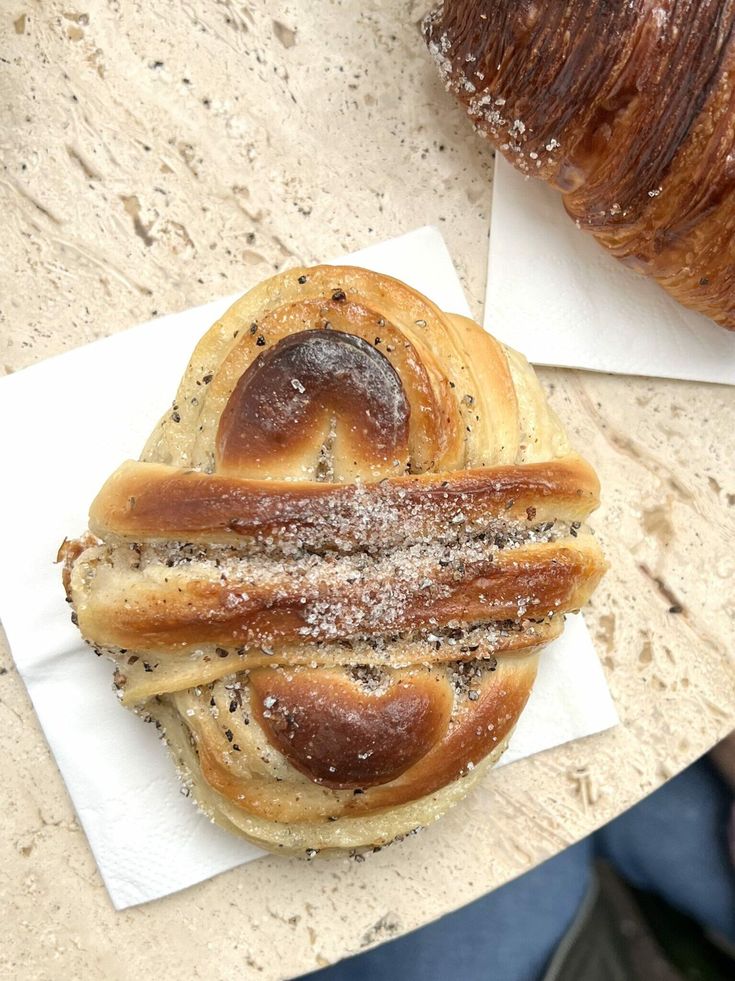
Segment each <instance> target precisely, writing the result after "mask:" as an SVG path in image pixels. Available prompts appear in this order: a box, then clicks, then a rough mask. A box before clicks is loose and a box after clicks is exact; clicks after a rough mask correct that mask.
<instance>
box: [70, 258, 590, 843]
mask: <svg viewBox="0 0 735 981" xmlns="http://www.w3.org/2000/svg"><path fill="white" fill-rule="evenodd" d="M597 501H598V483H597V479H596V477H595V474H594V473H593V471H592V470H591V469H590V467H589V466H588V465H587V464H586V463H584V461H582V460H581V459H580V458H579V457H578V456H576V455H575V454H574V453H572V452H571V451H570V449H569V446H568V443H567V440H566V437H565V435H564V432H563V430H562V428H561V426H560V424H559V422H558V420H557V419H556V417H555V416H554V414H553V413H552V411H551V410H550V408H549V407H548V405H547V404H546V401H545V399H544V396H543V393H542V391H541V388H540V386H539V383H538V382H537V380H536V378H535V376H534V374H533V371H532V369H531V368H530V367H529V365H528V363H527V362H526V361H525V359H524V358H522V357H521V356H520V355H519V354H516V353H515V352H514V351H511V350H509V349H507V348H505V347H503V346H502V345H500V344H499V343H497V342H496V341H495V340H493V338H491V337H490V336H489V335H488V334H486V333H485V332H484V331H483V330H481V329H480V328H479V327H478V326H477V325H476V324H474V323H472V322H471V321H469V320H466V319H464V318H462V317H455V316H450V315H447V314H444V313H442V312H441V311H440V310H439V309H438V308H437V307H436V306H434V304H432V303H431V302H429V301H428V300H427V299H426V298H425V297H423V296H421V295H420V294H418V293H416V292H415V291H414V290H412V289H410V288H409V287H407V286H405V285H403V284H402V283H400V282H398V281H396V280H394V279H390V278H389V277H387V276H381V275H377V274H375V273H372V272H368V271H366V270H364V269H357V268H350V267H332V266H317V267H315V268H312V269H297V270H295V271H290V272H286V273H283V274H281V275H278V276H275V277H274V278H273V279H270V280H268V281H267V282H265V283H263V284H262V285H261V286H259V287H257V288H256V289H254V290H252V291H251V292H249V293H248V294H247V295H246V296H244V297H243V298H242V299H240V300H239V301H238V302H237V303H235V305H234V306H233V307H232V308H231V309H230V310H229V311H228V312H227V313H226V314H225V316H224V317H223V318H222V319H221V320H220V321H218V322H217V323H216V324H215V325H214V326H213V327H212V328H211V330H209V332H208V333H207V334H206V335H205V336H204V338H203V339H202V340H201V342H200V343H199V345H198V346H197V348H196V350H195V351H194V354H193V356H192V359H191V362H190V364H189V366H188V368H187V370H186V373H185V375H184V378H183V380H182V382H181V386H180V388H179V391H178V393H177V395H176V399H175V401H174V404H173V407H172V409H171V411H169V412H168V413H167V414H166V415H165V416H164V418H163V420H162V421H161V423H160V425H159V426H158V427H157V429H156V430H155V431H154V433H153V435H152V436H151V438H150V440H149V442H148V444H147V446H146V447H145V450H144V452H143V455H142V458H141V460H140V461H139V462H127V463H124V464H123V465H122V466H121V467H120V468H119V470H117V471H116V472H115V473H114V474H113V475H112V476H111V477H110V478H109V480H108V481H107V482H106V484H105V485H104V486H103V488H102V490H101V491H100V493H99V495H98V497H97V498H96V500H95V501H94V503H93V504H92V508H91V511H90V533H88V534H87V535H86V536H85V537H83V538H82V539H80V540H77V541H74V542H65V544H64V546H63V547H62V557H63V558H64V560H65V564H64V581H65V585H66V589H67V595H68V598H69V600H70V602H71V603H72V604H73V607H74V611H75V612H74V616H75V618H76V620H77V622H78V624H79V629H80V630H81V632H82V634H83V636H84V638H85V639H86V640H87V641H88V642H89V643H90V644H91V645H93V646H94V647H95V648H96V649H97V651H98V652H104V653H105V654H107V655H109V656H110V657H112V658H113V660H114V661H115V663H116V666H117V671H116V674H115V683H116V686H117V688H118V689H119V693H120V696H121V698H122V701H123V703H124V704H125V705H128V706H131V707H134V708H136V709H137V710H138V711H141V712H142V713H143V714H145V715H146V716H150V717H151V718H152V719H154V720H155V721H156V722H157V723H158V724H159V725H160V727H161V728H162V729H163V731H164V732H165V738H166V740H167V742H168V743H169V745H170V747H171V749H172V751H173V753H174V755H175V757H176V759H177V761H178V762H179V764H180V766H181V768H182V770H183V772H184V773H185V775H186V780H187V781H188V782H189V785H190V787H191V789H192V791H193V795H194V797H195V799H196V800H197V802H198V803H199V805H200V807H202V808H203V809H204V810H205V812H206V813H208V814H209V815H210V816H211V817H212V818H213V819H214V820H215V821H216V822H217V823H219V824H221V825H223V826H224V827H226V828H228V829H229V830H231V831H234V832H237V833H239V834H242V835H244V836H246V837H247V838H249V839H250V840H252V841H254V842H256V843H257V844H259V845H263V846H264V847H266V848H271V849H284V850H288V851H292V852H300V853H302V854H303V853H304V852H308V854H313V852H314V851H316V850H321V849H327V850H336V849H339V850H343V849H360V848H364V847H367V846H373V847H375V846H378V845H382V844H385V843H387V842H390V841H391V840H393V839H395V838H396V837H397V836H400V835H403V834H405V833H407V832H409V831H411V830H413V829H415V828H416V827H418V826H420V825H425V824H427V823H428V822H429V821H431V820H433V819H434V818H435V817H437V816H438V815H439V814H440V813H441V812H443V811H444V810H445V809H446V808H447V807H448V806H449V805H450V804H451V803H452V802H453V801H455V800H457V799H458V798H459V797H460V796H462V795H463V794H464V793H466V791H467V789H468V788H469V786H470V785H471V783H472V782H473V781H474V779H476V777H477V775H478V774H479V772H480V771H481V769H482V767H481V764H483V762H484V763H485V764H487V763H491V762H493V761H495V760H497V758H498V757H499V756H500V754H501V753H502V752H503V749H504V747H505V745H506V743H507V741H508V737H509V735H510V733H511V732H512V730H513V727H514V725H515V723H516V720H517V719H518V716H519V714H520V712H521V711H522V709H523V706H524V704H525V702H526V699H527V698H528V695H529V693H530V690H531V686H532V684H533V680H534V677H535V673H536V663H537V655H538V651H539V649H540V648H541V647H542V646H543V645H544V644H546V643H547V642H548V641H549V640H551V639H552V638H554V637H556V636H558V634H559V633H560V632H561V630H562V627H563V619H564V617H563V614H564V613H565V612H567V611H569V610H576V609H577V608H578V607H580V606H581V605H582V604H583V603H584V602H585V601H586V600H587V598H588V597H589V595H590V593H591V592H592V590H593V589H594V588H595V586H596V584H597V582H598V580H599V578H600V576H601V575H602V572H603V569H604V563H603V560H602V557H601V553H600V550H599V548H598V545H597V543H596V540H595V539H594V538H593V537H592V535H591V534H590V533H589V532H588V531H587V530H586V529H585V528H583V526H582V523H583V521H584V519H585V517H586V516H587V515H588V514H589V512H590V511H591V510H592V509H593V508H594V507H595V506H596V505H597Z"/></svg>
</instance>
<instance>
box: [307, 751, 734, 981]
mask: <svg viewBox="0 0 735 981" xmlns="http://www.w3.org/2000/svg"><path fill="white" fill-rule="evenodd" d="M731 804H732V795H731V794H730V793H729V791H728V790H727V789H726V787H725V785H724V783H722V781H721V780H720V779H719V777H718V776H717V774H716V773H715V771H714V770H713V769H712V768H711V767H710V764H709V763H708V762H707V761H706V760H700V761H698V762H697V763H695V764H694V765H693V766H691V767H690V768H689V769H688V770H685V771H684V772H683V773H681V774H679V776H677V777H675V778H674V779H673V780H670V781H669V782H668V783H667V784H665V785H664V786H663V787H661V788H660V789H659V790H657V791H656V792H655V793H654V794H652V795H651V796H650V797H647V798H646V799H645V800H643V801H641V802H640V803H639V804H637V805H636V806H635V807H633V808H631V810H629V811H627V812H626V813H625V814H622V815H621V816H620V817H619V818H617V819H616V820H614V821H612V822H611V823H610V824H608V825H606V827H604V828H601V829H600V831H598V832H596V833H595V834H593V835H591V836H590V837H589V838H585V839H584V840H583V841H580V842H579V843H578V844H576V845H573V846H572V847H570V848H567V849H566V851H564V852H561V854H559V855H556V856H555V857H554V858H552V859H550V860H549V861H547V862H544V864H543V865H539V866H538V867H537V868H535V869H533V870H532V871H531V872H528V873H526V874H525V875H522V876H521V877H520V878H518V879H514V880H513V881H512V882H509V883H508V884H507V885H505V886H503V887H501V888H500V889H497V890H495V892H492V893H489V894H488V895H487V896H483V897H482V898H481V899H478V900H476V901H475V902H474V903H471V904H470V905H469V906H466V907H465V908H464V909H461V910H458V911H457V912H456V913H451V914H449V915H448V916H445V917H444V918H443V919H441V920H439V921H438V922H437V923H433V924H430V925H429V926H426V927H423V928H422V929H420V930H417V931H415V932H414V933H411V934H408V935H407V936H405V937H401V938H400V939H399V940H394V941H392V942H391V943H387V944H384V945H383V946H381V947H377V948H375V949H374V950H370V951H368V952H367V953H365V954H361V955H359V956H357V957H353V958H350V959H349V960H345V961H342V962H340V963H339V964H336V965H334V966H333V967H328V968H325V969H324V970H321V971H317V972H315V973H313V974H310V975H308V979H309V981H363V979H365V981H368V979H369V981H393V979H400V981H414V979H416V981H419V979H420V981H445V979H447V978H460V979H462V981H476V979H477V981H479V979H483V981H534V979H537V978H539V976H540V975H541V974H542V973H543V971H544V969H545V967H546V965H547V964H548V962H549V960H550V958H551V955H552V954H553V952H554V950H555V949H556V947H557V945H558V943H559V941H560V940H561V938H562V937H563V936H564V934H565V933H566V931H567V929H568V928H569V926H570V925H571V923H572V921H573V919H574V917H575V915H576V914H577V911H578V909H579V907H580V904H581V902H582V899H583V898H584V896H585V893H586V892H587V889H588V887H589V885H590V879H591V876H592V862H593V859H594V858H595V857H596V856H599V857H601V858H605V859H607V860H608V861H609V862H610V863H611V864H612V865H613V866H614V867H615V868H616V869H617V870H618V871H619V872H620V873H621V874H622V875H623V876H624V877H625V878H626V879H627V880H628V881H629V882H631V883H632V884H633V885H634V886H637V887H638V888H640V889H645V890H647V891H650V892H654V893H657V894H658V895H659V896H661V897H662V898H663V899H665V900H666V901H667V902H668V903H670V904H671V905H672V906H674V907H676V908H678V909H679V910H681V911H682V912H684V913H687V914H688V915H689V916H691V917H693V918H694V919H695V920H697V921H698V922H699V923H701V924H702V926H704V927H706V928H709V929H710V930H714V931H716V932H718V933H719V934H721V935H723V936H725V937H726V938H728V939H729V940H730V941H731V942H732V943H734V944H735V871H734V870H733V866H732V863H731V860H730V855H729V852H728V846H727V833H726V828H727V821H728V815H729V809H730V806H731Z"/></svg>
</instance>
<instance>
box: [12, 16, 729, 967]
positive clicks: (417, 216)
mask: <svg viewBox="0 0 735 981" xmlns="http://www.w3.org/2000/svg"><path fill="white" fill-rule="evenodd" d="M427 6H428V4H427V3H425V2H419V3H417V2H407V0H401V2H399V0H382V2H381V0H363V2H360V3H357V2H354V0H353V2H351V0H342V2H337V0H332V2H327V0H323V2H319V3H306V2H300V3H297V2H293V3H279V2H266V0H250V2H230V0H185V2H182V0H157V2H155V3H153V2H151V3H144V2H141V0H107V2H104V0H64V2H63V3H62V2H56V0H44V2H43V3H41V2H38V0H7V2H5V3H3V4H1V5H0V35H1V39H2V43H1V44H0V77H2V86H1V87H0V102H1V110H0V111H1V112H2V119H1V126H0V131H1V132H2V136H1V137H0V140H1V144H2V151H1V153H2V174H1V176H0V193H1V195H2V214H3V223H2V225H3V234H2V246H1V247H0V250H1V251H0V255H1V258H0V269H1V279H0V307H1V312H0V370H2V371H4V372H6V373H7V372H12V371H15V370H17V369H20V368H22V367H24V366H26V365H29V364H32V363H33V362H35V361H38V360H39V359H41V358H45V357H47V356H48V355H50V354H54V353H56V352H58V351H61V350H64V349H67V348H71V347H74V346H76V345H79V344H83V343H85V342H86V341H89V340H92V339H93V338H95V337H99V336H101V335H105V334H109V333H111V332H113V331H117V330H121V329H123V328H125V327H128V326H130V325H132V324H134V323H137V322H139V321H143V320H147V319H149V318H150V317H152V316H156V315H157V314H163V313H166V312H170V311H174V310H179V309H182V308H184V307H188V306H190V305H193V304H197V303H202V302H204V301H206V300H209V299H211V298H213V297H217V296H220V295H223V294H227V293H231V292H234V291H236V290H244V289H245V288H247V287H249V286H251V285H253V284H254V283H255V282H257V281H258V280H260V279H262V278H265V277H266V276H268V275H270V274H271V273H273V272H274V271H275V270H279V269H282V268H284V266H286V265H288V264H289V263H290V264H295V263H296V262H304V263H309V262H312V261H316V260H320V259H324V258H328V257H331V256H334V255H338V254H340V253H341V252H344V251H348V250H352V249H355V248H359V247H362V246H365V245H368V244H370V243H371V242H377V241H379V240H380V239H383V238H388V237H392V236H394V235H397V234H399V233H401V232H404V231H408V230H409V229H412V228H414V227H416V226H419V225H424V224H428V223H433V224H436V225H437V226H438V227H439V228H440V229H441V231H442V232H443V234H444V236H445V238H446V240H447V243H448V245H449V248H450V250H451V252H452V255H453V256H454V258H455V261H456V263H457V266H458V269H459V271H460V274H461V276H462V280H463V282H464V285H465V287H466V290H467V293H468V296H469V298H470V302H471V304H472V306H473V308H474V310H475V312H476V314H477V315H478V316H479V315H480V314H481V306H482V304H481V298H482V295H483V291H484V280H485V262H486V249H487V231H488V221H489V202H490V184H491V165H492V155H491V151H490V149H489V147H488V146H487V144H485V143H484V142H482V140H481V139H480V138H479V137H478V136H476V135H475V134H474V133H473V131H472V128H471V127H470V125H469V123H468V122H467V121H466V120H465V118H464V117H463V115H462V114H461V112H460V111H459V110H458V109H457V108H456V107H455V105H454V103H453V102H452V101H451V99H450V98H449V96H448V95H446V93H445V92H444V91H443V89H442V86H441V84H440V82H439V80H438V78H437V74H436V71H435V69H434V66H433V64H432V63H431V61H430V59H429V58H428V56H427V54H426V53H425V50H424V46H423V42H422V40H421V37H420V34H419V28H418V22H419V20H420V18H421V16H422V14H423V13H424V12H425V10H426V7H427ZM642 329H644V328H643V327H642ZM542 376H543V379H544V382H545V384H546V385H547V388H548V390H549V393H550V395H551V399H552V402H553V405H554V407H555V408H556V410H557V411H558V413H559V414H560V415H561V417H562V418H563V420H564V422H565V423H566V425H567V427H568V429H569V430H570V433H571V434H572V437H573V439H574V441H575V442H576V444H577V446H578V447H579V448H580V449H583V450H584V452H585V453H586V455H587V456H588V457H589V459H590V460H591V462H592V463H593V464H594V465H595V466H596V467H597V469H598V471H599V473H600V477H601V480H602V486H603V493H604V498H603V506H602V508H601V509H600V511H599V512H598V514H597V516H596V520H595V525H596V528H597V530H598V533H599V535H600V538H601V540H602V542H603V545H604V547H605V549H606V552H607V555H608V557H609V559H610V561H611V570H610V572H609V574H608V575H607V577H606V579H605V581H604V583H603V585H602V586H601V588H600V589H599V590H598V592H597V594H596V596H595V598H594V602H593V604H592V606H591V608H590V611H589V622H590V625H591V627H592V630H593V634H594V637H595V640H596V644H597V649H598V651H599V653H600V656H601V657H602V660H603V663H604V666H605V670H606V672H607V677H608V680H609V683H610V687H611V689H612V692H613V695H614V698H615V701H616V703H617V706H618V709H619V712H620V715H621V718H622V719H623V725H621V726H620V727H619V728H617V729H615V730H612V731H610V732H607V733H604V734H602V735H600V736H596V737H591V738H588V739H584V740H581V741H578V742H576V743H574V744H570V745H567V746H564V747H562V748H560V749H556V750H553V751H550V752H547V753H544V754H541V755H539V756H537V757H535V758H533V759H529V760H524V761H522V762H520V763H518V764H516V765H514V766H511V767H507V768H504V769H503V770H501V771H498V772H497V773H492V774H490V775H489V776H488V777H487V778H486V779H485V781H484V783H483V784H482V785H481V787H480V789H479V790H477V791H476V792H474V793H473V794H472V795H471V796H470V798H469V799H468V800H466V801H465V802H464V803H462V804H460V805H459V806H458V807H456V808H455V809H454V810H453V811H452V812H451V813H450V814H449V815H447V816H446V817H445V818H443V819H442V820H441V821H440V822H439V823H438V824H436V825H434V826H433V827H431V828H430V829H428V830H427V831H425V832H424V833H422V834H421V835H418V836H416V837H414V838H412V839H410V840H407V841H405V842H403V843H402V844H400V845H396V846H394V847H392V848H388V849H386V850H384V851H382V852H381V853H380V854H375V855H370V856H368V858H367V860H366V861H364V862H362V863H356V862H354V861H350V860H347V859H344V860H342V859H338V860H334V861H326V860H325V861H317V862H313V863H304V862H301V861H298V860H288V859H283V858H264V859H262V860H259V861H257V862H253V863H251V864H249V865H247V866H244V867H241V868H238V869H235V870H233V871H231V872H229V873H227V874H225V875H221V876H219V877H217V878H216V879H213V880H210V881H208V882H205V883H203V884H202V885H199V886H195V887H193V888H191V889H189V890H187V891H185V892H183V893H180V894H177V895H174V896H170V897H168V898H166V899H164V900H160V901H158V902H154V903H150V904H148V905H146V906H143V907H139V908H136V909H131V910H128V911H126V912H123V913H115V912H114V911H113V909H112V907H111V905H110V903H109V900H108V898H107V895H106V893H105V890H104V888H103V886H102V882H101V880H100V877H99V875H98V873H97V871H96V868H95V864H94V861H93V859H92V856H91V854H90V851H89V849H88V847H87V843H86V840H85V838H84V835H83V833H82V831H81V830H80V828H79V825H78V824H77V822H76V820H75V817H74V812H73V810H72V807H71V804H70V802H69V798H68V797H67V794H66V791H65V789H64V786H63V784H62V782H61V779H60V777H59V774H58V772H57V769H56V766H55V764H54V761H53V759H52V758H51V756H50V755H49V752H48V749H47V747H46V744H45V743H44V740H43V737H42V735H41V732H40V730H39V727H38V725H37V722H36V719H35V716H34V714H33V711H32V709H31V706H30V703H29V701H28V698H27V696H26V693H25V689H24V687H23V685H22V683H21V681H20V679H19V678H18V675H17V673H16V671H15V669H14V667H13V662H12V660H11V657H10V654H9V652H8V650H7V647H3V649H2V651H1V652H0V659H1V660H0V665H1V667H0V671H1V672H2V676H0V720H2V721H1V724H0V741H1V748H0V768H1V770H0V781H1V782H2V785H3V787H4V788H5V795H4V800H3V805H2V812H3V834H2V845H1V848H2V852H1V856H0V908H2V910H3V927H4V930H3V934H4V937H3V943H2V946H1V948H0V975H2V976H7V977H19V978H24V979H25V978H33V979H35V978H39V979H42V978H43V979H45V978H48V979H51V978H54V979H55V978H59V977H70V978H71V977H85V978H138V977H159V978H181V977H185V978H200V977H201V978H208V979H218V978H223V979H225V978H234V977H238V978H241V977H245V978H248V979H249V978H267V979H275V978H285V977H291V976H294V975H297V974H299V973H302V972H305V971H307V970H310V969H312V968H315V967H317V966H319V965H325V964H328V963H331V962H333V961H335V960H337V959H339V958H341V957H343V956H345V955H347V954H352V953H354V952H356V951H359V950H361V949H364V948H366V947H367V946H369V945H371V944H374V943H377V942H379V941H382V940H387V939H389V938H391V937H395V936H397V935H399V934H401V933H404V932H406V931H408V930H411V929H413V928H415V927H417V926H420V925H421V924H424V923H426V922H428V921H430V920H432V919H433V918H435V917H438V916H440V915H441V914H443V913H446V912H447V911H449V910H452V909H455V908H457V907H458V906H461V905H462V904H464V903H467V902H469V901H470V900H472V899H474V898H475V897H477V896H479V895H481V894H483V893H485V892H487V891H488V890H490V889H492V888H494V887H496V886H498V885H499V884H501V883H502V882H505V881H506V880H508V879H509V878H511V877H513V876H516V875H518V874H520V873H521V872H524V871H526V870H527V869H529V868H531V867H532V866H533V865H536V864H537V863H538V862H540V861H542V860H543V859H544V858H547V857H548V856H550V855H553V854H554V853H556V852H558V851H559V850H560V849H562V848H564V847H565V845H567V844H569V843H570V842H572V841H574V840H576V839H578V838H580V837H582V836H583V835H586V834H587V833H588V832H590V831H591V830H592V829H594V828H596V827H597V826H599V825H600V824H602V823H604V822H606V821H608V820H609V819H610V818H612V817H613V816H614V815H615V814H617V813H618V812H620V811H621V810H623V809H624V808H626V807H628V806H629V805H631V804H632V803H634V802H635V801H636V800H638V799H639V798H641V797H643V796H644V795H646V794H648V793H650V792H651V791H652V790H654V789H655V788H656V787H657V786H658V785H659V784H660V783H661V782H662V781H663V780H665V779H666V778H667V777H669V776H671V775H672V774H674V773H675V772H677V771H678V770H680V769H681V768H683V767H684V766H686V765H687V764H688V763H689V762H690V761H692V760H694V759H695V758H696V757H697V756H699V755H700V754H701V753H703V752H704V751H705V750H706V749H708V748H709V747H710V746H711V745H712V744H713V743H714V742H715V741H716V740H717V739H718V738H719V737H721V736H723V735H724V734H725V733H726V732H728V731H729V730H730V729H732V728H733V727H734V726H735V672H733V662H732V631H733V620H734V619H735V608H734V607H733V596H734V595H735V588H734V585H735V535H734V533H733V524H734V523H733V515H734V514H735V473H733V460H734V459H735V425H733V419H734V418H735V412H734V411H733V410H734V409H735V390H734V389H732V388H724V387H720V386H714V385H702V384H691V383H686V382H676V381H661V380H648V379H645V378H624V377H614V376H605V375H594V374H589V373H581V372H574V371H558V370H557V371H552V370H546V371H543V372H542ZM59 411H63V406H59ZM2 424H3V425H8V424H12V421H10V422H9V421H8V420H3V422H2ZM70 427H71V432H70V439H73V420H70ZM29 452H34V448H33V447H29ZM20 466H22V461H19V460H14V461H7V460H6V461H5V466H4V475H5V476H6V479H7V475H8V473H9V470H14V469H15V468H17V467H20ZM3 559H4V561H6V562H8V561H10V562H12V561H21V560H22V559H21V557H18V556H11V555H4V556H3Z"/></svg>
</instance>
